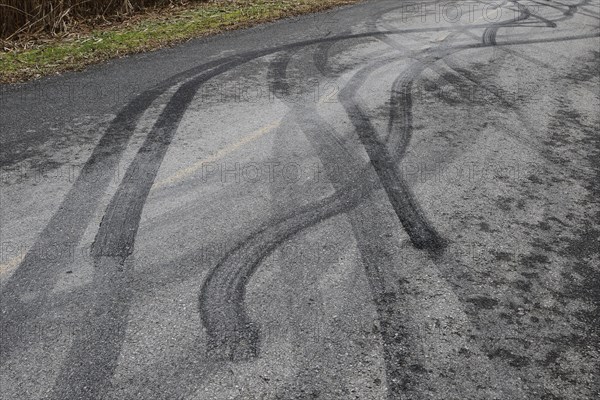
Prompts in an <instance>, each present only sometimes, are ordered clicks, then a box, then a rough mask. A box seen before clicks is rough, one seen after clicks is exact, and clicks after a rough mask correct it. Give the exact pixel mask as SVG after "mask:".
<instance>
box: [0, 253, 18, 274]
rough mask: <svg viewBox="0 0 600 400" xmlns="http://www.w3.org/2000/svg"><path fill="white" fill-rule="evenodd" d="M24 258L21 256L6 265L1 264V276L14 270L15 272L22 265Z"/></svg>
mask: <svg viewBox="0 0 600 400" xmlns="http://www.w3.org/2000/svg"><path fill="white" fill-rule="evenodd" d="M23 258H24V257H23V255H19V256H16V257H13V258H11V259H10V260H8V261H7V262H5V263H4V264H0V276H2V275H4V274H8V273H10V272H12V271H13V270H15V269H16V268H17V267H18V266H19V264H21V261H23Z"/></svg>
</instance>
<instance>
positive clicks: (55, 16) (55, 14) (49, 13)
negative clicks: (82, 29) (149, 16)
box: [0, 0, 201, 40]
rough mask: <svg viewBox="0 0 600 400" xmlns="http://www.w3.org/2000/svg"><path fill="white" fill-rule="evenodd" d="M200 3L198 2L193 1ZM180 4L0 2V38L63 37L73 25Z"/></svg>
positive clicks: (144, 0)
mask: <svg viewBox="0 0 600 400" xmlns="http://www.w3.org/2000/svg"><path fill="white" fill-rule="evenodd" d="M196 1H201V0H196ZM182 2H184V1H182V0H0V38H1V39H5V40H9V39H14V38H16V37H19V36H24V35H30V34H40V33H47V34H58V33H64V32H65V31H66V30H67V29H68V27H69V26H72V25H73V24H75V23H76V22H77V21H82V20H85V21H87V22H88V23H89V22H90V21H94V20H98V21H102V20H103V19H106V18H112V19H114V18H115V17H119V16H129V15H131V14H133V13H135V12H136V11H140V10H143V9H146V8H148V7H154V6H164V5H166V4H173V3H182Z"/></svg>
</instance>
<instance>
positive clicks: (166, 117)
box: [52, 60, 245, 400]
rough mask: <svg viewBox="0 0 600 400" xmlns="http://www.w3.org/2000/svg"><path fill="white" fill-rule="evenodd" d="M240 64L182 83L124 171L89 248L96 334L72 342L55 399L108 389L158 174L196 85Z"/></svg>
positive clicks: (92, 395)
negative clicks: (137, 244) (133, 257)
mask: <svg viewBox="0 0 600 400" xmlns="http://www.w3.org/2000/svg"><path fill="white" fill-rule="evenodd" d="M243 62H245V61H244V60H238V61H232V62H229V63H226V64H223V65H220V66H217V67H215V68H213V69H211V70H209V71H207V72H205V73H204V74H201V75H200V76H198V77H196V78H194V79H192V80H190V81H188V82H186V83H184V84H183V85H182V86H181V87H180V88H179V89H178V90H177V92H176V93H175V94H174V95H173V96H172V97H171V99H170V100H169V102H168V104H167V106H166V107H165V109H164V110H163V112H162V113H161V115H160V116H159V118H158V120H157V121H156V123H155V125H154V126H153V128H152V130H151V131H150V133H149V134H148V136H147V137H146V139H145V141H144V143H143V144H142V147H141V148H140V149H139V151H138V153H137V154H136V156H135V158H134V160H133V161H132V163H131V164H130V166H129V168H128V169H127V172H126V173H125V176H124V178H123V180H122V181H121V184H120V185H119V188H118V189H117V192H116V193H115V195H114V196H113V198H112V200H111V202H110V204H109V205H108V207H107V210H106V213H105V215H104V217H103V219H102V222H101V224H100V229H99V231H98V233H97V235H96V240H95V241H94V243H93V244H92V255H93V257H94V265H95V267H96V268H95V273H94V279H93V282H92V285H93V286H94V288H96V292H95V296H94V299H93V300H94V301H93V304H94V306H93V310H94V311H93V313H92V314H91V315H89V316H88V318H87V321H86V322H87V323H88V325H89V326H91V327H93V334H94V336H93V337H90V336H89V334H88V332H87V331H86V332H85V334H83V335H82V334H80V335H78V336H77V337H76V338H75V341H74V344H73V345H72V346H71V350H70V352H69V354H68V356H67V358H66V362H65V363H64V364H63V366H62V368H61V372H60V374H59V376H58V378H57V380H56V382H55V386H54V390H53V397H52V398H53V399H56V400H60V399H65V398H80V397H81V396H85V397H86V398H97V397H99V396H100V391H101V390H102V388H104V387H106V385H107V382H108V380H109V379H110V377H111V376H112V374H113V371H114V369H115V368H116V363H117V359H118V356H119V354H120V351H121V346H122V343H123V340H124V335H125V328H126V325H127V324H126V322H125V321H126V316H127V312H128V310H129V304H130V300H131V296H130V294H129V292H130V289H129V285H128V279H129V277H130V275H131V272H132V271H131V268H132V263H125V260H126V258H127V257H128V256H129V255H130V254H132V252H133V247H134V241H135V235H136V233H137V229H138V226H139V222H140V217H141V213H142V210H143V207H144V203H145V202H146V198H147V196H148V193H149V191H150V188H151V186H152V183H153V182H154V179H155V177H156V173H157V172H158V169H159V167H160V164H161V163H162V160H163V158H164V155H165V153H166V151H167V149H168V147H169V144H170V143H171V140H172V138H173V136H174V134H175V132H176V130H177V127H178V125H179V122H180V120H181V118H182V117H183V114H184V113H185V111H186V109H187V107H188V105H189V103H190V102H191V101H192V99H193V97H194V95H195V94H196V91H197V90H198V88H199V87H200V85H202V84H203V83H204V82H206V81H207V80H209V79H210V78H212V77H214V76H216V75H219V74H221V73H223V72H225V71H227V70H229V69H231V68H234V67H235V66H237V65H240V64H241V63H243ZM115 300H118V301H117V302H115ZM107 333H108V337H105V336H107ZM97 335H102V336H101V337H97ZM98 371H101V373H98ZM74 378H75V379H74Z"/></svg>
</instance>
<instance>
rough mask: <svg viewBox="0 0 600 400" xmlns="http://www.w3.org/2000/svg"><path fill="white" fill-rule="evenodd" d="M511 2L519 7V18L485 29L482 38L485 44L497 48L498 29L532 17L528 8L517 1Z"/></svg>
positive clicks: (512, 0)
mask: <svg viewBox="0 0 600 400" xmlns="http://www.w3.org/2000/svg"><path fill="white" fill-rule="evenodd" d="M511 2H512V3H513V4H515V5H516V6H517V9H518V10H519V16H518V17H517V18H514V19H512V20H508V21H501V22H498V23H495V24H492V26H490V27H487V28H486V29H485V31H483V36H482V41H483V44H485V45H490V46H495V45H496V44H497V43H496V34H497V33H498V29H500V28H501V27H504V26H513V24H515V23H517V22H519V21H522V20H525V19H528V18H529V17H530V16H531V14H530V12H529V10H528V9H527V7H525V6H523V5H522V4H521V3H519V2H518V1H516V0H511Z"/></svg>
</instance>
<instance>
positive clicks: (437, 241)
mask: <svg viewBox="0 0 600 400" xmlns="http://www.w3.org/2000/svg"><path fill="white" fill-rule="evenodd" d="M375 66H377V64H375ZM375 66H371V67H367V68H365V69H363V70H361V71H359V72H357V73H356V74H355V75H354V76H353V77H352V79H351V80H350V81H349V82H348V84H347V85H346V87H344V88H343V89H342V90H341V91H340V94H339V96H338V97H339V99H340V102H341V103H342V106H343V107H344V109H345V110H346V113H347V114H348V117H349V118H350V121H351V122H352V124H353V125H354V128H355V130H356V133H357V134H358V137H359V138H360V140H361V142H362V144H363V146H364V147H365V150H366V151H367V154H368V155H369V159H370V160H371V164H372V165H373V168H374V169H375V172H376V173H377V175H378V177H379V179H380V181H381V184H382V185H383V187H384V189H385V192H386V194H387V196H388V199H389V200H390V203H391V205H392V207H393V208H394V211H395V212H396V215H397V216H398V218H399V219H400V222H401V223H402V226H404V229H405V230H406V232H407V233H408V235H409V237H410V240H411V242H412V243H413V245H414V246H415V247H416V248H418V249H427V250H429V251H432V252H437V251H440V250H441V249H442V248H443V247H444V241H443V240H442V238H441V237H440V236H439V234H438V233H437V232H436V231H435V229H434V228H433V227H432V226H431V225H430V224H429V222H428V221H427V220H426V218H425V216H424V215H423V212H422V211H421V209H420V207H419V206H418V204H417V202H416V201H415V199H414V198H413V195H412V193H411V192H410V189H409V188H408V185H407V184H406V182H405V181H404V178H403V177H402V174H401V173H400V171H399V170H398V167H397V165H396V160H395V159H394V158H393V157H392V155H391V154H390V152H389V151H388V149H387V147H386V146H385V144H383V143H381V142H380V141H379V140H378V139H377V132H376V131H375V128H374V127H373V125H372V124H371V121H370V120H369V117H368V116H367V115H366V113H365V112H364V111H363V110H362V108H361V107H360V105H359V104H358V102H357V101H356V100H355V98H354V94H355V93H356V92H357V91H358V89H359V88H360V86H361V85H362V84H363V83H364V80H365V79H366V77H367V75H368V73H369V72H370V70H371V69H372V68H375Z"/></svg>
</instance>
